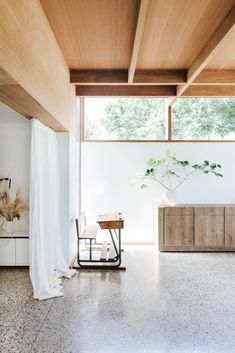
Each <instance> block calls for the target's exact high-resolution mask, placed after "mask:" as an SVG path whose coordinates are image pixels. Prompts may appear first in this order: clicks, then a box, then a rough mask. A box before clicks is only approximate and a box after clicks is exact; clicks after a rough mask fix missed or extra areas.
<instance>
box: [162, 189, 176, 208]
mask: <svg viewBox="0 0 235 353" xmlns="http://www.w3.org/2000/svg"><path fill="white" fill-rule="evenodd" d="M163 199H164V201H165V205H166V206H176V205H177V204H178V199H177V193H176V192H175V191H172V190H169V191H167V192H166V193H165V194H164V195H163Z"/></svg>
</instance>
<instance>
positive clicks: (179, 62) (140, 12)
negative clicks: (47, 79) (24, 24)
mask: <svg viewBox="0 0 235 353" xmlns="http://www.w3.org/2000/svg"><path fill="white" fill-rule="evenodd" d="M41 4H42V6H43V9H44V11H45V13H46V15H47V17H48V20H49V23H50V25H51V27H52V29H53V31H54V34H55V37H56V39H57V41H58V44H59V46H60V48H61V51H62V53H63V55H64V58H65V61H66V63H67V65H68V67H69V68H70V70H71V82H72V83H76V85H77V94H78V95H81V96H83V95H118V92H120V95H124V94H125V95H147V94H149V95H158V96H169V97H171V100H170V103H171V104H173V103H174V101H175V99H176V98H177V97H180V96H184V95H185V96H191V95H195V96H200V95H204V96H207V95H208V96H217V95H218V96H223V95H228V96H230V95H231V96H233V95H234V91H235V0H41ZM110 86H116V87H112V88H110ZM137 86H138V87H137ZM149 86H151V87H149ZM221 86H226V87H224V88H221Z"/></svg>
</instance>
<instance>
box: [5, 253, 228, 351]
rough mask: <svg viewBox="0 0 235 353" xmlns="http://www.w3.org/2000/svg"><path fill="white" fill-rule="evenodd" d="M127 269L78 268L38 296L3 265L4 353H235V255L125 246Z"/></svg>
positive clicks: (23, 275) (19, 273) (21, 275)
mask: <svg viewBox="0 0 235 353" xmlns="http://www.w3.org/2000/svg"><path fill="white" fill-rule="evenodd" d="M124 256H125V259H124V260H125V264H126V266H127V270H126V272H101V271H100V272H98V271H97V272H89V271H82V272H78V273H77V275H76V276H75V277H74V278H72V279H71V280H65V281H64V296H63V297H61V298H56V299H50V300H46V301H41V302H38V301H36V300H34V299H33V298H32V289H31V285H30V281H29V277H28V272H27V270H13V269H12V270H3V269H1V270H0V352H1V353H8V352H11V353H26V352H27V353H117V352H118V353H191V352H193V353H234V352H235V254H218V253H210V254H200V253H195V254H179V253H176V254H174V253H172V254H167V253H165V254H158V253H157V252H156V251H155V250H154V249H149V248H148V249H146V250H143V249H142V250H138V249H134V250H127V251H125V255H124Z"/></svg>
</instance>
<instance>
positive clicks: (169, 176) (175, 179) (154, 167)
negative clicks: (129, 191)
mask: <svg viewBox="0 0 235 353" xmlns="http://www.w3.org/2000/svg"><path fill="white" fill-rule="evenodd" d="M220 168H221V165H220V164H218V163H210V162H209V161H208V160H204V162H203V163H202V164H193V163H190V162H189V161H187V160H179V159H177V158H176V154H175V153H172V152H171V151H167V152H166V154H165V156H164V158H162V159H153V158H150V159H149V160H148V161H147V169H146V170H145V171H144V172H143V173H142V174H141V175H140V177H139V182H140V184H141V188H146V187H147V186H148V183H149V182H150V181H155V182H157V183H159V184H160V185H161V186H162V187H163V188H164V189H165V190H166V192H165V194H164V195H163V197H164V200H165V202H166V204H167V205H168V206H175V205H176V204H177V195H176V190H177V189H178V188H179V187H180V186H181V185H182V184H183V183H184V182H185V181H186V180H187V179H188V178H189V177H190V176H191V175H193V174H195V173H203V174H214V175H215V176H217V177H223V175H222V174H221V173H219V172H218V169H220Z"/></svg>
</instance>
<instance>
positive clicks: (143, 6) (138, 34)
mask: <svg viewBox="0 0 235 353" xmlns="http://www.w3.org/2000/svg"><path fill="white" fill-rule="evenodd" d="M149 2H150V0H141V1H140V9H139V14H138V20H137V25H136V31H135V39H134V45H133V50H132V55H131V61H130V66H129V70H128V83H132V82H133V79H134V75H135V69H136V63H137V60H138V55H139V50H140V45H141V41H142V36H143V31H144V25H145V21H146V17H147V12H148V7H149Z"/></svg>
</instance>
